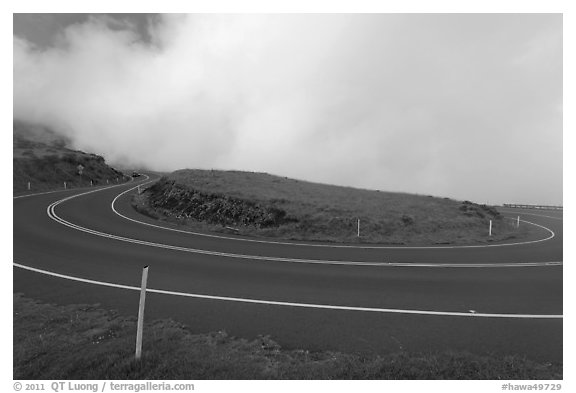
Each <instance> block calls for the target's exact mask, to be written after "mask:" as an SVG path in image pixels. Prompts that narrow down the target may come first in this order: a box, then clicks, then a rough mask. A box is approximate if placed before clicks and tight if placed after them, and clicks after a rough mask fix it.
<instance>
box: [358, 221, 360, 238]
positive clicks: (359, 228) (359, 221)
mask: <svg viewBox="0 0 576 393" xmlns="http://www.w3.org/2000/svg"><path fill="white" fill-rule="evenodd" d="M358 237H360V219H358Z"/></svg>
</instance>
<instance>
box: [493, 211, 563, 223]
mask: <svg viewBox="0 0 576 393" xmlns="http://www.w3.org/2000/svg"><path fill="white" fill-rule="evenodd" d="M498 210H500V209H498ZM506 213H514V214H517V215H523V214H524V215H525V214H528V215H530V216H537V217H545V218H552V219H554V220H563V219H564V218H563V217H554V216H545V215H544V214H534V213H526V212H524V211H522V212H519V211H514V210H508V211H506ZM520 221H522V220H520Z"/></svg>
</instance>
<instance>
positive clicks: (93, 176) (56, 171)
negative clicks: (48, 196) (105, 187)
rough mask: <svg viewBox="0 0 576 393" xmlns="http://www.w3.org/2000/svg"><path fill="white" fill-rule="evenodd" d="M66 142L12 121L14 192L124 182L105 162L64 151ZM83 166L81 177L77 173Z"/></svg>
mask: <svg viewBox="0 0 576 393" xmlns="http://www.w3.org/2000/svg"><path fill="white" fill-rule="evenodd" d="M68 143H69V141H68V140H67V139H66V138H63V137H61V136H59V135H58V134H56V133H54V132H53V131H51V130H50V129H48V128H46V127H42V126H38V125H31V124H27V123H23V122H19V121H14V128H13V157H12V164H13V171H12V176H13V191H14V192H22V191H27V190H28V182H30V187H31V191H33V192H35V191H44V190H52V189H58V188H63V186H64V182H66V185H67V187H69V188H71V187H84V186H89V185H90V182H91V181H92V184H93V185H100V184H106V183H107V181H108V182H110V183H115V182H116V181H117V179H118V181H119V182H122V181H124V180H125V178H124V175H123V173H122V172H120V171H117V170H116V169H114V168H111V167H109V166H108V165H106V163H105V162H104V158H102V157H100V156H98V155H95V154H88V153H84V152H82V151H77V150H72V149H69V148H67V147H66V146H67V145H68ZM78 165H82V166H83V167H84V168H83V169H82V175H80V174H79V173H78Z"/></svg>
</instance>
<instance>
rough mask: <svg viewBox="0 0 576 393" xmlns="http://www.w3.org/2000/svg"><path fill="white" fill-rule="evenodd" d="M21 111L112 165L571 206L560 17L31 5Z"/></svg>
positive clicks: (19, 58) (17, 17)
mask: <svg viewBox="0 0 576 393" xmlns="http://www.w3.org/2000/svg"><path fill="white" fill-rule="evenodd" d="M13 32H14V37H13V50H14V57H13V59H14V60H13V62H14V63H13V72H14V74H13V75H14V77H13V78H14V79H13V89H14V90H13V115H14V118H15V119H18V120H24V121H29V122H34V123H41V124H45V125H47V126H50V127H52V128H53V129H54V130H56V131H58V132H60V133H62V134H63V135H65V136H67V137H69V138H70V139H71V140H72V143H73V147H74V148H78V149H81V150H85V151H90V152H94V153H97V154H100V155H102V156H104V157H105V158H106V160H107V161H108V162H109V163H111V164H112V165H117V166H122V167H140V168H147V169H151V170H160V171H172V170H176V169H182V168H206V169H210V168H214V169H233V170H247V171H259V172H267V173H272V174H276V175H281V176H288V177H293V178H298V179H304V180H310V181H318V182H323V183H331V184H338V185H346V186H353V187H362V188H369V189H379V190H384V191H402V192H410V193H417V194H423V195H435V196H442V197H451V198H456V199H462V200H464V199H467V200H472V201H475V202H479V203H491V204H500V203H534V204H547V205H561V204H562V203H563V199H562V191H563V187H562V170H563V168H562V161H563V160H562V159H563V156H562V143H563V141H562V138H563V133H562V120H563V118H562V107H563V102H562V89H563V83H562V60H563V59H562V38H563V37H562V15H561V14H273V15H266V14H236V15H229V14H188V15H187V14H176V15H168V14H162V15H151V14H138V15H129V14H115V15H103V14H101V15H87V14H65V15H62V14H14V30H13Z"/></svg>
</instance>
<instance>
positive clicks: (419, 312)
mask: <svg viewBox="0 0 576 393" xmlns="http://www.w3.org/2000/svg"><path fill="white" fill-rule="evenodd" d="M13 266H16V267H18V268H20V269H24V270H29V271H32V272H36V273H41V274H45V275H48V276H52V277H58V278H62V279H66V280H71V281H78V282H83V283H87V284H94V285H100V286H105V287H112V288H119V289H127V290H133V291H139V290H140V289H141V288H140V287H134V286H129V285H121V284H114V283H109V282H103V281H96V280H89V279H85V278H80V277H74V276H68V275H65V274H59V273H54V272H50V271H47V270H41V269H37V268H33V267H29V266H25V265H21V264H19V263H16V262H13ZM146 291H147V292H151V293H157V294H161V295H171V296H183V297H191V298H197V299H208V300H220V301H229V302H239V303H253V304H264V305H272V306H289V307H301V308H315V309H326V310H341V311H363V312H379V313H394V314H417V315H436V316H454V317H477V318H514V319H562V318H563V315H546V314H489V313H470V312H467V313H466V312H455V311H426V310H402V309H394V308H375V307H352V306H333V305H327V304H313V303H293V302H281V301H272V300H258V299H248V298H238V297H227V296H212V295H202V294H196V293H186V292H175V291H166V290H162V289H150V288H148V289H147V290H146Z"/></svg>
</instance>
